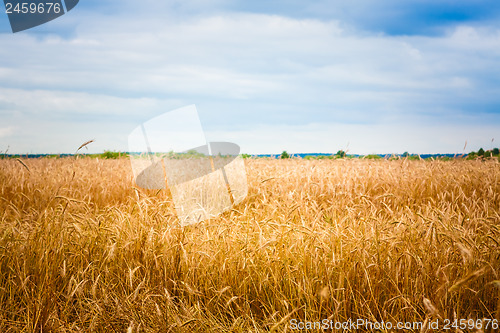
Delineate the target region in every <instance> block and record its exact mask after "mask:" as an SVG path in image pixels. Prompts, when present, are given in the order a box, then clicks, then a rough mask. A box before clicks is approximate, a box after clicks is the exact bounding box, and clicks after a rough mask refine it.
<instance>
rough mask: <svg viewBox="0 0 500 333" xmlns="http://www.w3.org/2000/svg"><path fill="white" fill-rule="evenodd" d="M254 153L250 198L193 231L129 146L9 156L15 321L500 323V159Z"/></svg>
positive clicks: (177, 326)
mask: <svg viewBox="0 0 500 333" xmlns="http://www.w3.org/2000/svg"><path fill="white" fill-rule="evenodd" d="M245 164H246V170H247V176H248V184H249V194H248V197H247V198H246V199H245V200H244V201H243V202H242V203H240V204H238V205H236V206H234V207H233V209H232V210H231V211H228V212H225V213H223V214H222V215H220V216H219V217H217V218H215V219H212V220H209V221H205V222H202V223H200V224H197V225H192V226H188V227H184V228H181V227H180V226H179V225H178V223H177V219H176V215H175V211H174V207H173V204H172V201H171V198H170V197H169V193H168V191H165V190H161V191H153V190H143V189H140V188H137V187H136V185H135V184H134V182H133V177H132V173H131V170H130V162H129V160H128V159H118V160H102V159H90V158H78V159H75V158H61V159H49V158H41V159H22V160H16V159H3V160H0V332H268V331H276V332H293V331H304V330H305V329H306V328H307V327H305V326H304V325H305V324H304V323H307V322H311V323H312V322H319V321H323V320H329V321H331V322H335V323H337V322H338V323H344V322H347V321H349V320H351V321H355V320H358V319H364V320H366V321H371V322H381V321H385V322H389V321H390V322H392V323H397V322H422V323H423V322H426V323H429V322H432V321H433V320H436V319H439V320H445V319H449V320H451V321H453V320H454V319H466V320H472V319H473V320H474V321H475V322H477V320H478V319H483V318H486V319H488V320H490V321H491V322H493V321H494V320H500V276H499V275H500V244H499V242H500V163H499V162H498V161H464V160H456V161H409V160H394V161H388V160H362V159H352V160H301V159H288V160H274V159H247V160H245ZM298 323H302V324H303V326H300V325H299V324H298ZM301 327H302V329H301ZM477 329H478V327H474V329H469V328H465V329H462V331H463V332H468V331H474V330H477ZM358 330H361V331H363V330H371V329H368V328H366V327H365V328H362V329H359V328H358ZM312 331H314V330H312ZM345 331H355V330H354V329H352V327H350V328H347V329H346V330H345ZM379 331H395V330H394V329H392V330H388V329H386V328H382V329H379ZM412 331H415V332H417V331H425V329H424V328H418V327H412V328H410V329H407V330H405V332H412ZM451 331H455V329H453V330H451ZM478 331H485V332H487V331H494V328H492V326H490V327H488V328H486V327H483V328H481V329H479V330H478Z"/></svg>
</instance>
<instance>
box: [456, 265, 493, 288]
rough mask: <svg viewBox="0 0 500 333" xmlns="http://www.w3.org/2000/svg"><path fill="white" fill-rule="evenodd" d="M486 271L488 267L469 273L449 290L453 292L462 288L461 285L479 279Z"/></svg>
mask: <svg viewBox="0 0 500 333" xmlns="http://www.w3.org/2000/svg"><path fill="white" fill-rule="evenodd" d="M485 272H486V267H483V268H481V269H478V270H477V271H475V272H473V273H471V274H469V275H467V276H466V277H464V278H463V279H460V280H458V281H457V282H456V283H455V284H454V285H452V286H451V287H450V288H448V292H453V291H456V290H458V289H460V287H463V286H465V285H466V284H467V283H469V282H471V281H473V280H475V279H477V278H478V277H480V276H483V275H484V273H485Z"/></svg>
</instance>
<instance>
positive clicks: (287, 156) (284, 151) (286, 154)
mask: <svg viewBox="0 0 500 333" xmlns="http://www.w3.org/2000/svg"><path fill="white" fill-rule="evenodd" d="M281 158H290V155H288V153H287V152H286V150H283V152H282V153H281Z"/></svg>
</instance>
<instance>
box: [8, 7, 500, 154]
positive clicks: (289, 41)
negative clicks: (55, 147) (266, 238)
mask: <svg viewBox="0 0 500 333" xmlns="http://www.w3.org/2000/svg"><path fill="white" fill-rule="evenodd" d="M201 2H203V1H201ZM75 13H76V12H75ZM161 13H162V12H161V11H160V14H154V15H152V18H150V19H144V18H142V17H139V18H135V19H125V17H127V18H129V17H131V16H130V14H129V13H127V14H123V16H117V17H112V18H110V17H105V16H102V15H101V16H97V15H95V16H88V17H87V16H83V15H82V17H81V21H78V22H75V20H76V18H77V15H76V14H75V15H73V16H72V18H71V20H72V22H74V23H75V24H77V25H78V28H77V29H76V32H75V34H74V35H72V36H71V37H65V38H62V37H57V36H54V35H46V36H41V37H40V36H37V35H29V34H19V35H7V34H0V44H1V45H2V48H1V49H0V64H2V65H0V117H1V118H2V119H3V120H4V122H5V123H7V124H13V123H14V121H16V122H17V123H19V122H21V123H23V122H26V123H29V118H31V117H36V119H39V121H42V122H43V121H44V120H43V119H44V118H45V121H46V122H47V127H50V128H52V127H53V123H57V124H59V125H61V126H62V124H65V126H67V127H68V128H73V135H77V133H79V131H82V129H81V128H80V127H79V125H80V123H81V122H82V119H86V121H91V120H92V121H100V122H102V121H103V117H111V119H113V121H115V120H116V119H120V118H121V119H122V120H121V121H124V122H126V123H128V124H132V123H134V122H136V121H137V119H138V117H137V115H138V114H141V115H142V114H143V115H144V117H147V116H148V115H151V116H154V115H157V114H159V113H161V112H164V111H168V110H169V109H174V108H176V107H179V106H182V105H187V104H192V103H195V104H197V105H198V108H199V110H200V112H203V110H205V111H206V112H207V113H210V117H208V116H206V117H205V121H206V124H205V125H206V127H207V128H208V129H209V130H211V131H222V132H224V131H226V132H227V133H228V135H229V133H232V132H231V131H232V130H234V128H240V127H241V123H244V125H245V127H250V128H261V127H262V126H264V127H265V126H267V127H269V128H273V126H277V127H279V126H292V127H293V126H299V127H300V126H306V125H307V124H324V125H316V126H319V127H318V128H317V131H316V132H317V133H318V135H317V141H316V143H315V141H314V138H315V135H314V133H312V134H310V135H309V136H308V139H307V140H305V141H302V142H308V145H309V147H310V148H308V149H306V150H308V151H315V150H316V147H319V146H320V145H321V142H322V138H321V135H320V134H319V133H322V132H325V133H327V132H328V131H330V130H332V128H331V127H328V126H327V124H331V123H335V124H337V125H336V126H340V127H342V126H344V127H343V128H348V129H350V130H355V128H358V130H356V132H357V133H359V138H360V139H359V145H354V146H352V149H353V150H354V147H356V149H359V150H360V151H361V150H363V151H364V150H366V149H367V148H366V147H369V146H370V145H371V143H373V142H377V141H376V140H373V139H371V137H370V136H368V134H366V133H371V134H372V135H375V132H372V131H371V130H367V127H369V126H373V128H377V129H379V130H388V128H399V127H401V128H402V127H404V126H407V124H409V123H410V122H411V124H412V126H413V127H412V128H414V129H415V131H417V132H418V131H419V129H422V130H424V129H425V128H427V127H426V126H428V125H429V124H433V123H446V126H450V127H449V128H450V132H451V131H452V128H454V127H453V126H455V125H456V126H465V127H464V128H466V127H467V126H468V125H467V124H470V126H476V127H474V128H476V129H477V128H479V127H480V126H482V125H484V124H487V123H489V124H492V123H493V124H497V125H500V123H499V118H500V117H499V116H498V113H496V114H495V113H493V114H491V110H482V109H480V108H477V109H476V110H477V114H475V113H473V112H472V111H471V106H470V105H473V104H474V103H476V102H480V103H483V105H484V104H485V105H486V107H491V105H494V104H495V103H496V104H497V105H498V104H500V103H499V102H500V101H499V100H498V96H500V91H499V90H500V89H499V87H497V86H495V85H494V84H492V83H491V82H492V80H493V81H494V80H496V78H497V77H498V75H500V60H499V57H498V55H499V53H500V47H499V46H498V45H500V33H499V31H496V30H491V29H487V28H473V27H467V26H463V27H457V28H456V29H454V30H452V31H450V32H449V34H447V35H444V36H438V37H418V36H414V37H411V36H410V37H409V36H406V37H392V36H386V35H373V34H367V33H364V32H359V31H354V30H352V29H345V27H344V26H343V24H342V23H341V22H339V21H329V22H325V21H320V20H311V19H304V20H300V19H291V18H286V17H282V16H276V15H258V14H243V13H240V14H234V13H232V14H221V13H217V14H213V15H210V16H198V17H195V18H192V19H184V20H179V19H177V20H175V19H172V20H170V17H167V18H163V19H162V18H160V16H161ZM61 24H67V22H62V23H61ZM35 50H36V52H35ZM488 112H490V114H489V115H488V114H487V113H488ZM485 114H486V115H485ZM108 120H109V118H108ZM141 120H144V119H141ZM202 120H203V117H202ZM9 122H10V123H9ZM138 122H139V121H137V123H138ZM127 126H129V125H127ZM321 126H324V127H323V128H321ZM356 126H359V127H356ZM335 128H337V127H335ZM457 128H458V127H457ZM471 128H472V127H471ZM127 129H128V127H124V128H123V129H118V128H114V129H113V131H114V132H112V133H110V137H109V138H108V139H109V140H110V141H109V142H106V143H103V145H105V144H109V147H108V148H111V149H113V147H118V146H119V145H120V144H121V141H119V140H117V139H116V137H119V136H121V135H126V134H127V133H126V132H127ZM33 131H34V132H33V133H35V134H36V133H37V130H36V128H35V127H33ZM335 131H336V133H341V134H342V135H340V134H339V135H340V136H335V137H333V138H334V139H335V140H337V141H338V142H339V143H338V144H340V143H342V142H344V141H347V140H345V139H343V138H345V137H347V136H348V133H349V132H346V131H344V130H337V129H336V130H335ZM222 132H219V133H220V134H221V136H222ZM299 132H300V131H299ZM270 133H272V131H271V132H270ZM276 133H278V131H276ZM405 133H406V134H405ZM408 133H409V132H407V131H403V132H401V133H400V134H401V137H400V138H399V141H407V142H410V141H411V142H415V144H418V142H419V140H418V139H416V137H415V136H412V135H410V134H408ZM40 135H41V134H40ZM44 135H47V134H46V133H45V134H44ZM68 135H72V134H71V133H68ZM248 135H250V134H248ZM256 135H257V134H256ZM279 135H281V134H275V140H276V139H278V138H279V137H280V136H279ZM427 135H429V138H430V139H429V140H433V141H434V142H435V143H436V144H438V143H439V142H442V140H441V136H442V135H444V134H443V133H440V132H439V131H434V132H433V131H429V132H428V133H427ZM218 139H224V138H223V137H219V138H218ZM268 139H269V140H272V139H271V138H270V137H268ZM457 140H458V138H457ZM396 141H397V140H396ZM396 141H395V140H392V141H387V142H389V143H390V144H392V145H393V146H394V149H395V150H396V148H397V145H396V143H395V142H396ZM462 141H463V140H461V139H460V143H458V145H463V142H462ZM352 142H354V140H353V141H352ZM391 142H392V143H391ZM443 142H444V141H443ZM338 144H337V145H336V146H338ZM380 144H381V146H380V149H382V148H384V147H386V146H384V145H383V143H382V142H381V143H380ZM390 144H389V145H388V146H387V148H384V150H385V149H389V148H390ZM297 145H298V143H297ZM363 145H364V146H363ZM268 146H269V147H271V146H272V145H271V144H270V143H269V144H268ZM423 146H424V145H423V144H422V147H423ZM441 147H442V149H445V148H446V147H449V146H448V145H446V144H445V143H441ZM23 149H26V147H24V146H23ZM40 149H41V150H47V151H51V150H52V148H51V147H50V146H48V145H47V146H46V147H45V148H43V146H40ZM68 149H69V148H68ZM122 149H123V148H122ZM255 149H256V150H257V149H258V148H257V144H255ZM259 149H260V148H259ZM290 149H293V147H292V148H290ZM304 149H305V147H304ZM446 149H447V148H446ZM368 150H370V149H368ZM247 151H248V152H252V148H251V146H248V150H247Z"/></svg>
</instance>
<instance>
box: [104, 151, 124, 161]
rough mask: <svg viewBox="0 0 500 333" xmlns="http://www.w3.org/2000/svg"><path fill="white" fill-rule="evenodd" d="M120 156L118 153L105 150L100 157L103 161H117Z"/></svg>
mask: <svg viewBox="0 0 500 333" xmlns="http://www.w3.org/2000/svg"><path fill="white" fill-rule="evenodd" d="M120 155H121V153H120V152H117V151H110V150H105V151H104V153H102V154H101V157H102V158H105V159H117V158H119V157H120Z"/></svg>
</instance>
